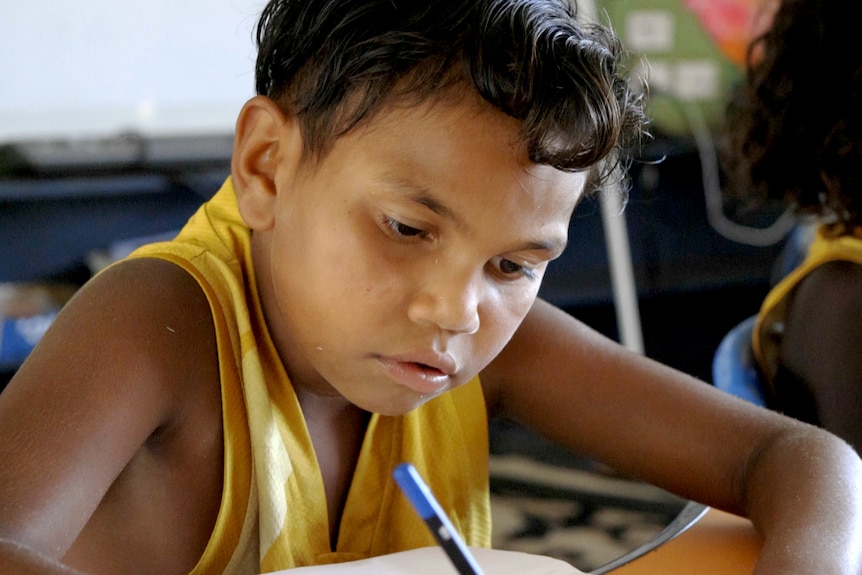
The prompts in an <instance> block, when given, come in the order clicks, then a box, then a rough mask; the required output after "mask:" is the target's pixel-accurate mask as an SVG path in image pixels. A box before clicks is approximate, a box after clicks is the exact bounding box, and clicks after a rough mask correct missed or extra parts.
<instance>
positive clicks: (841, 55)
mask: <svg viewBox="0 0 862 575" xmlns="http://www.w3.org/2000/svg"><path fill="white" fill-rule="evenodd" d="M855 7H856V6H855V3H854V2H847V1H845V0H784V1H783V2H782V4H781V6H780V8H779V9H778V12H777V13H776V15H775V18H774V20H773V24H772V27H771V28H770V30H769V31H767V32H766V33H765V34H764V35H763V36H761V37H760V38H759V39H757V40H756V41H755V42H754V44H752V47H751V48H750V49H749V64H748V73H747V78H746V84H745V85H744V86H743V87H742V89H741V91H740V92H739V94H738V95H737V97H736V98H735V100H733V101H732V104H731V107H730V110H729V116H728V118H729V121H728V126H729V135H730V138H729V144H730V146H729V150H728V151H729V153H728V155H727V164H728V167H729V172H730V174H731V175H732V176H733V180H732V183H733V184H734V188H732V193H731V194H730V195H731V196H733V195H735V196H737V197H738V198H742V199H743V200H744V201H745V200H747V201H748V202H749V203H751V204H753V205H760V204H762V203H767V202H769V201H776V200H777V201H783V202H789V203H790V205H792V206H793V207H794V208H795V209H796V210H797V211H798V212H799V213H801V214H811V215H817V216H821V217H824V218H827V219H829V220H832V221H834V222H835V224H836V226H835V232H836V233H844V232H846V231H848V230H849V229H850V228H851V227H852V226H854V225H859V224H860V221H859V215H860V214H859V209H860V206H859V202H860V199H862V50H860V48H859V45H858V36H859V30H858V20H857V18H856V15H855V12H856V11H855V10H854V8H855ZM754 55H757V58H756V59H755V58H754V57H753V56H754Z"/></svg>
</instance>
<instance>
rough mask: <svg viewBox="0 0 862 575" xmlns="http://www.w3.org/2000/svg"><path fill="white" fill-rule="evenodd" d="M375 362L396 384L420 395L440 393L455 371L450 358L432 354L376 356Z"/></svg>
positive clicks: (446, 355) (453, 363) (444, 355)
mask: <svg viewBox="0 0 862 575" xmlns="http://www.w3.org/2000/svg"><path fill="white" fill-rule="evenodd" d="M377 360H378V361H379V362H380V364H381V365H382V366H383V368H384V369H385V370H386V371H387V372H388V374H389V375H390V377H392V378H393V379H394V380H395V381H396V382H397V383H398V384H400V385H403V386H405V387H408V388H410V389H412V390H413V391H415V392H417V393H419V394H421V395H427V394H432V393H438V392H440V391H442V390H443V388H444V387H445V386H446V385H447V384H448V383H449V382H450V381H451V377H452V375H453V374H454V373H455V371H456V369H457V367H456V365H455V360H454V359H453V358H452V356H450V355H448V354H439V353H434V352H430V353H416V354H408V355H400V356H378V357H377Z"/></svg>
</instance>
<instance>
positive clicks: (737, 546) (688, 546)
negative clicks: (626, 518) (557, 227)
mask: <svg viewBox="0 0 862 575" xmlns="http://www.w3.org/2000/svg"><path fill="white" fill-rule="evenodd" d="M761 545H762V540H761V538H760V536H759V535H758V534H757V532H756V531H755V530H754V527H753V526H752V525H751V522H750V521H748V520H747V519H743V518H741V517H737V516H735V515H731V514H729V513H725V512H723V511H719V510H717V509H710V510H709V512H707V514H706V515H705V516H704V517H703V518H702V519H701V520H700V521H698V522H697V523H696V524H695V525H693V526H692V527H691V528H690V529H688V530H687V531H685V532H684V533H682V534H681V535H679V536H678V537H677V538H675V539H673V540H671V541H669V542H668V543H665V544H664V545H662V546H661V547H659V548H658V549H656V550H655V551H653V552H651V553H648V554H647V555H644V556H643V557H640V558H638V559H635V560H634V561H632V562H631V563H629V564H628V565H624V566H622V567H620V568H619V569H615V570H614V571H612V572H611V573H612V574H613V575H657V574H663V575H673V574H674V573H692V572H697V573H698V575H731V574H732V575H747V574H750V573H752V572H753V571H754V564H755V562H756V561H757V556H758V554H759V552H760V548H761Z"/></svg>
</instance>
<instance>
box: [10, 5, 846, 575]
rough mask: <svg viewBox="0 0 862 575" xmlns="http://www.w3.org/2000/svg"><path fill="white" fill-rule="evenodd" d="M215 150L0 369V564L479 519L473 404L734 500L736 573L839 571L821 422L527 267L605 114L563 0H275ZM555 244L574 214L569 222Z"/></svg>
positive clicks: (479, 437) (53, 568) (560, 242)
mask: <svg viewBox="0 0 862 575" xmlns="http://www.w3.org/2000/svg"><path fill="white" fill-rule="evenodd" d="M259 42H260V55H259V59H258V67H257V83H258V86H257V87H258V93H259V94H260V95H259V96H257V97H255V98H253V99H252V100H251V101H249V102H248V103H247V104H246V106H245V107H244V108H243V110H242V111H241V113H240V115H239V118H238V121H237V130H236V145H235V153H234V157H233V164H232V177H231V178H230V179H229V180H228V181H227V182H226V183H225V185H224V187H223V188H222V189H221V190H220V191H219V192H218V193H217V194H216V195H215V197H214V198H213V199H212V200H211V201H209V202H207V204H205V205H204V206H203V207H202V208H201V210H200V211H199V212H198V213H197V214H196V215H195V216H194V217H193V218H192V219H191V220H190V222H189V224H188V225H187V226H186V228H184V230H183V231H182V232H181V233H180V235H179V236H178V237H177V238H176V240H174V241H172V242H169V243H165V244H157V245H153V246H149V247H145V248H143V249H142V250H140V251H139V252H138V253H137V254H135V255H134V256H133V257H131V258H130V259H129V260H127V261H125V262H122V263H120V264H118V265H116V266H114V267H112V268H110V269H108V270H107V271H105V272H103V273H102V274H100V275H99V276H98V277H96V278H95V279H94V280H92V281H91V282H90V283H89V284H88V285H87V286H85V287H84V288H83V289H81V290H80V292H79V293H78V294H77V295H76V297H75V298H74V299H73V300H72V301H71V302H70V303H69V304H68V305H67V307H66V308H65V309H64V311H63V312H62V313H61V314H60V316H59V317H58V318H57V320H56V323H55V325H54V326H53V328H52V329H51V330H50V331H49V333H48V334H46V336H45V337H44V338H43V340H42V342H41V344H40V345H39V346H38V348H37V349H36V350H34V352H33V354H32V356H31V357H30V358H29V360H28V361H27V362H26V364H25V365H24V366H22V368H21V370H20V371H19V373H18V374H17V375H16V377H15V378H14V379H13V380H12V382H10V384H9V386H8V388H7V390H6V391H5V392H4V393H3V394H2V396H0V461H2V462H3V465H2V466H0V540H2V543H0V571H2V572H3V573H10V572H11V573H17V572H26V573H34V572H37V573H38V572H44V573H51V572H53V573H67V572H69V571H68V570H67V569H68V568H67V567H64V566H63V565H66V566H70V567H71V568H74V569H77V570H80V571H81V572H88V573H129V572H141V573H160V574H167V573H187V572H193V573H220V572H228V573H256V572H267V571H272V570H276V569H289V568H291V567H295V566H301V565H316V564H325V563H332V562H338V561H348V560H352V559H360V558H364V557H368V556H372V555H382V554H387V553H390V552H394V551H400V550H404V549H411V548H415V547H419V546H425V545H432V544H433V543H434V541H433V539H432V538H431V537H430V535H429V533H428V532H427V529H426V528H425V526H424V525H423V524H422V523H421V521H419V519H418V518H417V517H416V516H415V514H414V512H413V510H412V509H410V508H409V504H408V503H407V501H406V500H405V498H404V497H402V496H401V495H400V494H399V493H398V491H397V488H396V487H395V486H394V484H393V482H392V481H391V479H390V476H391V471H392V468H393V467H394V466H395V465H396V464H397V463H400V462H402V461H411V462H413V463H414V464H415V465H416V466H417V467H418V468H419V470H420V472H421V473H422V474H423V475H424V476H425V477H426V479H427V480H428V482H429V483H430V485H431V488H432V490H433V491H434V492H435V493H436V495H437V496H438V498H439V499H440V500H441V503H442V505H443V507H444V508H445V509H446V510H447V512H448V513H450V515H451V516H452V520H453V523H454V524H455V526H456V527H457V528H458V530H459V531H460V532H461V533H462V534H463V535H464V537H465V539H466V540H467V542H468V543H469V544H471V545H476V546H483V545H484V546H487V545H488V544H489V541H490V517H489V512H488V485H487V455H488V454H487V449H488V445H487V419H488V417H493V416H496V415H506V416H509V417H513V418H515V419H516V420H518V421H521V422H523V423H524V424H526V425H529V426H530V427H532V428H534V429H536V430H537V431H539V432H541V433H543V434H545V435H546V436H548V437H550V438H552V439H554V440H556V441H558V442H560V443H562V444H563V445H565V446H567V447H568V448H571V449H572V450H573V451H577V452H579V453H581V454H584V455H586V456H589V457H592V458H595V459H597V460H600V461H603V462H605V463H607V464H608V465H611V466H613V467H615V468H617V469H619V470H621V471H623V472H627V473H631V474H634V475H637V476H639V477H641V478H643V479H645V480H647V481H651V482H654V483H656V484H657V485H660V486H662V487H665V488H667V489H670V490H672V491H675V492H676V493H678V494H680V495H682V496H684V497H689V498H696V499H698V500H700V501H703V502H705V503H707V504H709V505H714V506H716V507H719V508H723V509H727V510H730V511H733V512H736V513H740V514H745V515H747V516H749V517H750V518H751V519H752V520H753V522H754V524H755V525H756V526H757V527H758V529H759V530H760V531H761V532H762V534H763V536H764V538H765V540H764V547H763V554H762V558H761V560H760V564H759V571H758V573H782V574H787V573H806V574H809V573H815V572H816V573H843V574H850V573H853V574H858V573H859V572H860V566H862V559H860V554H862V551H860V549H862V532H860V524H859V523H860V511H862V501H860V500H862V489H860V488H862V485H860V478H862V466H860V461H859V459H858V457H857V456H856V454H855V453H854V452H853V451H852V450H851V449H849V448H848V447H847V446H846V445H845V444H844V443H842V442H841V441H839V440H837V439H836V438H834V437H833V436H831V435H829V434H827V433H826V432H823V431H821V430H818V429H816V428H814V427H811V426H807V425H805V424H801V423H797V422H794V421H791V420H789V419H785V418H783V417H782V416H779V415H777V414H774V413H770V412H767V411H765V410H761V409H757V408H754V407H751V406H748V405H746V404H743V403H741V402H739V401H737V400H734V399H733V398H730V397H727V396H724V395H722V394H720V393H719V392H716V391H715V390H713V389H712V388H711V387H710V386H707V385H704V384H702V383H700V382H698V381H695V380H693V379H692V378H689V377H687V376H685V375H684V374H681V373H678V372H675V371H673V370H671V369H669V368H666V367H663V366H661V365H658V364H656V363H654V362H652V361H650V360H648V359H646V358H643V357H641V356H638V355H635V354H632V353H629V352H627V351H626V350H625V349H623V348H621V347H620V346H618V345H617V344H615V343H613V342H611V341H610V340H607V339H605V338H603V337H602V336H600V335H598V334H596V333H595V332H593V331H591V330H589V329H588V328H587V327H585V326H584V325H582V324H580V323H578V322H577V321H576V320H575V319H573V318H571V317H570V316H568V315H566V314H565V313H562V312H560V311H559V310H556V309H554V308H552V307H551V306H550V305H548V304H546V303H544V302H542V301H539V300H537V299H536V293H537V290H538V287H539V283H540V281H541V278H542V275H543V272H544V270H545V267H546V265H547V263H548V262H549V261H550V260H552V259H554V258H555V257H557V256H558V255H560V253H561V252H562V250H563V248H564V247H565V244H566V232H567V228H568V222H569V217H570V215H571V213H572V211H573V210H574V208H575V205H576V204H577V202H578V200H579V198H580V197H581V196H582V195H583V194H584V193H585V189H584V188H585V185H586V181H587V179H588V174H590V173H592V172H593V171H594V170H595V168H596V166H597V165H600V164H601V165H605V164H604V162H603V160H606V159H607V158H608V157H609V156H611V154H612V152H614V150H615V149H616V148H617V147H618V146H620V145H621V144H623V143H625V142H626V140H628V139H629V138H630V137H631V136H633V135H636V133H637V130H638V129H639V125H640V120H641V116H640V110H641V109H640V100H639V99H638V97H637V96H636V95H634V94H632V93H631V92H630V91H629V89H628V87H627V86H626V84H625V82H624V80H623V79H622V78H621V77H620V76H619V75H618V73H617V60H618V57H619V46H618V45H617V43H616V42H615V40H613V38H612V37H611V36H610V35H609V34H608V33H606V32H604V31H602V30H599V29H595V30H593V29H585V28H582V27H580V26H579V25H577V24H576V23H575V20H574V15H573V14H572V13H571V12H570V9H569V8H568V7H567V4H566V0H558V1H556V2H554V1H550V0H543V1H537V0H472V1H470V2H464V1H463V0H450V1H435V2H415V3H414V2H407V1H401V0H398V1H393V0H320V1H316V2H307V1H304V0H302V1H299V0H297V1H289V0H275V1H273V2H272V3H270V4H269V5H268V6H267V8H266V9H265V11H264V14H263V17H262V19H261V24H260V27H259ZM575 248H577V246H575Z"/></svg>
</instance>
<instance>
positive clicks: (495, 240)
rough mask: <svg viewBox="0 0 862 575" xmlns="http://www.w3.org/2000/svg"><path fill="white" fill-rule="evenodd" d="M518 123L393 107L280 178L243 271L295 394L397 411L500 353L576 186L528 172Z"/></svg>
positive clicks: (481, 110) (558, 236)
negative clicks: (250, 264) (254, 277)
mask: <svg viewBox="0 0 862 575" xmlns="http://www.w3.org/2000/svg"><path fill="white" fill-rule="evenodd" d="M294 124H295V123H294ZM294 124H291V123H290V122H288V123H287V124H286V125H285V127H282V128H281V130H282V136H281V138H282V140H284V139H286V138H291V137H295V136H296V133H297V132H296V130H297V129H296V127H295V125H294ZM291 126H292V127H291ZM517 130H518V123H517V122H516V121H515V120H512V119H511V118H508V117H507V116H505V115H503V114H502V113H500V112H497V111H496V110H493V109H491V108H490V107H489V106H488V105H487V104H484V103H480V102H478V101H476V100H474V99H471V98H465V99H464V100H463V101H462V102H460V103H458V104H451V103H436V104H433V105H432V104H427V105H422V106H419V107H392V108H389V109H387V110H385V111H383V112H381V113H379V114H378V115H377V116H375V117H374V118H373V119H372V120H371V121H370V122H367V123H365V124H363V125H362V126H361V127H359V128H357V129H355V130H353V131H352V132H350V133H348V134H347V135H345V136H343V137H341V138H339V139H337V140H336V142H335V144H334V146H333V147H332V148H331V150H330V151H329V152H328V153H327V154H326V155H325V156H324V157H323V159H322V160H321V161H320V163H318V164H315V163H314V162H306V163H303V164H301V165H300V167H299V168H297V169H289V168H287V167H285V168H284V169H280V168H279V169H277V171H276V175H275V185H276V190H277V200H276V208H275V211H274V213H273V215H272V220H271V225H268V226H266V229H260V230H256V231H255V234H254V236H253V242H255V247H254V249H255V252H254V254H255V260H256V261H255V265H256V267H257V269H258V270H261V268H263V267H265V268H266V269H267V270H268V271H265V272H264V273H259V274H258V275H259V276H260V286H259V289H260V291H261V297H262V301H263V305H264V310H265V313H266V315H267V321H268V322H269V326H270V329H271V330H272V335H273V338H274V340H275V342H276V347H277V348H278V349H279V352H280V354H281V356H282V359H283V360H284V362H285V365H286V367H287V370H288V373H289V374H290V377H291V381H292V383H293V384H294V386H295V387H296V388H297V392H298V393H300V394H302V393H307V392H310V393H314V394H318V395H335V396H337V395H341V396H343V397H344V398H346V399H347V400H349V401H350V402H352V403H353V404H355V405H357V406H359V407H361V408H363V409H365V410H368V411H374V412H378V413H382V414H387V415H396V414H402V413H405V412H407V411H409V410H411V409H413V408H415V407H417V406H419V405H421V404H422V403H424V402H425V401H427V400H429V399H430V398H432V397H434V396H436V395H439V394H440V393H443V392H444V391H446V390H448V389H452V388H454V387H457V386H459V385H462V384H464V383H466V382H467V381H469V380H470V379H471V378H472V377H473V376H475V375H476V374H477V373H478V372H479V371H480V370H481V369H483V368H484V367H485V366H486V365H487V364H488V363H489V362H490V361H491V360H492V359H493V358H494V357H495V356H496V355H497V354H498V353H499V352H500V350H501V349H502V348H503V346H504V345H505V344H506V343H507V342H508V341H509V339H510V337H511V336H512V334H513V333H514V331H515V329H516V328H517V327H518V325H519V324H520V322H521V320H522V319H523V318H524V316H525V315H526V313H527V311H528V310H529V309H530V306H531V304H532V303H533V301H534V299H535V297H536V293H537V291H538V289H539V284H540V281H541V279H542V276H543V274H544V271H545V267H546V265H547V262H548V261H549V260H552V259H554V258H555V257H557V256H559V255H560V253H561V252H562V250H563V248H564V246H565V244H566V236H567V230H568V223H569V218H570V216H571V214H572V211H573V210H574V207H575V205H576V203H577V201H578V199H579V197H580V195H581V193H582V191H583V186H584V180H585V176H584V174H569V173H563V172H560V171H558V170H555V169H553V168H550V167H547V166H536V165H534V164H531V163H530V162H529V160H528V159H527V156H526V153H525V151H524V150H523V149H522V148H521V146H520V145H518V144H515V142H517V139H516V136H517ZM289 149H294V150H295V146H294V147H293V148H291V147H290V146H287V145H284V146H281V148H280V152H281V153H287V152H284V150H289ZM290 153H294V152H290ZM291 162H293V164H291ZM282 164H283V165H284V166H288V165H296V163H295V160H294V159H290V161H282V159H280V160H279V164H278V165H279V166H281V165H282Z"/></svg>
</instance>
